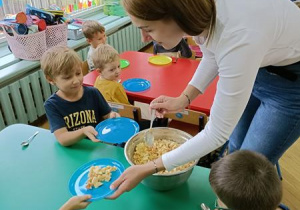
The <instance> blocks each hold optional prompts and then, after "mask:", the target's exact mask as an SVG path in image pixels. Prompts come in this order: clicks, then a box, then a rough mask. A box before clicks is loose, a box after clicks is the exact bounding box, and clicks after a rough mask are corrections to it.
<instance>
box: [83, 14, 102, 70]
mask: <svg viewBox="0 0 300 210" xmlns="http://www.w3.org/2000/svg"><path fill="white" fill-rule="evenodd" d="M82 32H83V35H84V36H85V38H86V41H87V42H88V43H89V44H90V49H89V52H88V55H87V62H88V66H89V70H90V71H92V70H94V69H95V66H94V63H93V60H92V54H93V52H94V50H95V49H96V48H97V47H98V45H100V44H105V42H106V34H105V28H104V27H103V26H102V25H101V24H100V23H99V22H98V21H95V20H86V21H85V22H84V23H83V24H82Z"/></svg>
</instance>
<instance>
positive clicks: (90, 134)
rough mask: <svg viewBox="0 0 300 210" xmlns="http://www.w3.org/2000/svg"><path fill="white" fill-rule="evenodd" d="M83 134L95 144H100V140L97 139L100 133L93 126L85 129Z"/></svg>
mask: <svg viewBox="0 0 300 210" xmlns="http://www.w3.org/2000/svg"><path fill="white" fill-rule="evenodd" d="M83 133H84V135H86V136H87V137H88V138H89V139H90V140H92V141H93V142H100V141H99V140H98V139H96V136H97V134H98V132H97V131H96V130H95V128H94V127H93V126H86V127H84V128H83Z"/></svg>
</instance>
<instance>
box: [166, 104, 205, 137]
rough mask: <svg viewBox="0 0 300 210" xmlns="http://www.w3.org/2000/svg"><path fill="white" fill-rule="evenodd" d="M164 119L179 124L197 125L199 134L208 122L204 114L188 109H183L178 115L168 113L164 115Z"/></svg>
mask: <svg viewBox="0 0 300 210" xmlns="http://www.w3.org/2000/svg"><path fill="white" fill-rule="evenodd" d="M164 117H166V118H170V119H172V120H176V121H180V122H185V123H189V124H193V125H198V126H199V132H200V131H201V130H203V129H204V126H205V125H206V123H207V120H208V118H207V115H206V114H205V113H202V112H198V111H194V110H190V109H185V110H184V111H183V112H179V113H168V114H165V116H164Z"/></svg>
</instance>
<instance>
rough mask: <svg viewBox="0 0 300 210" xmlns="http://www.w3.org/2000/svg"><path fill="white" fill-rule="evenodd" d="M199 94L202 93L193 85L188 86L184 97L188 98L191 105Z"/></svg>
mask: <svg viewBox="0 0 300 210" xmlns="http://www.w3.org/2000/svg"><path fill="white" fill-rule="evenodd" d="M199 94H202V93H201V92H200V91H199V90H198V89H197V88H195V87H194V86H192V85H188V86H187V87H186V88H185V89H184V91H183V92H182V95H183V96H184V97H186V98H187V102H188V103H191V102H192V101H193V100H194V99H195V98H196V97H197V96H198V95H199Z"/></svg>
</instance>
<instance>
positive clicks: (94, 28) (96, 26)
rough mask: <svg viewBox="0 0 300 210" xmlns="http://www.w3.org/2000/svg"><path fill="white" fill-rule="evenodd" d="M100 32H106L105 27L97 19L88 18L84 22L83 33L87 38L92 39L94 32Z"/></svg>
mask: <svg viewBox="0 0 300 210" xmlns="http://www.w3.org/2000/svg"><path fill="white" fill-rule="evenodd" d="M97 32H100V33H105V28H104V26H102V25H101V24H100V23H99V22H98V21H96V20H86V21H84V22H83V24H82V33H83V35H84V36H85V38H88V39H92V38H93V37H94V34H95V33H97Z"/></svg>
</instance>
